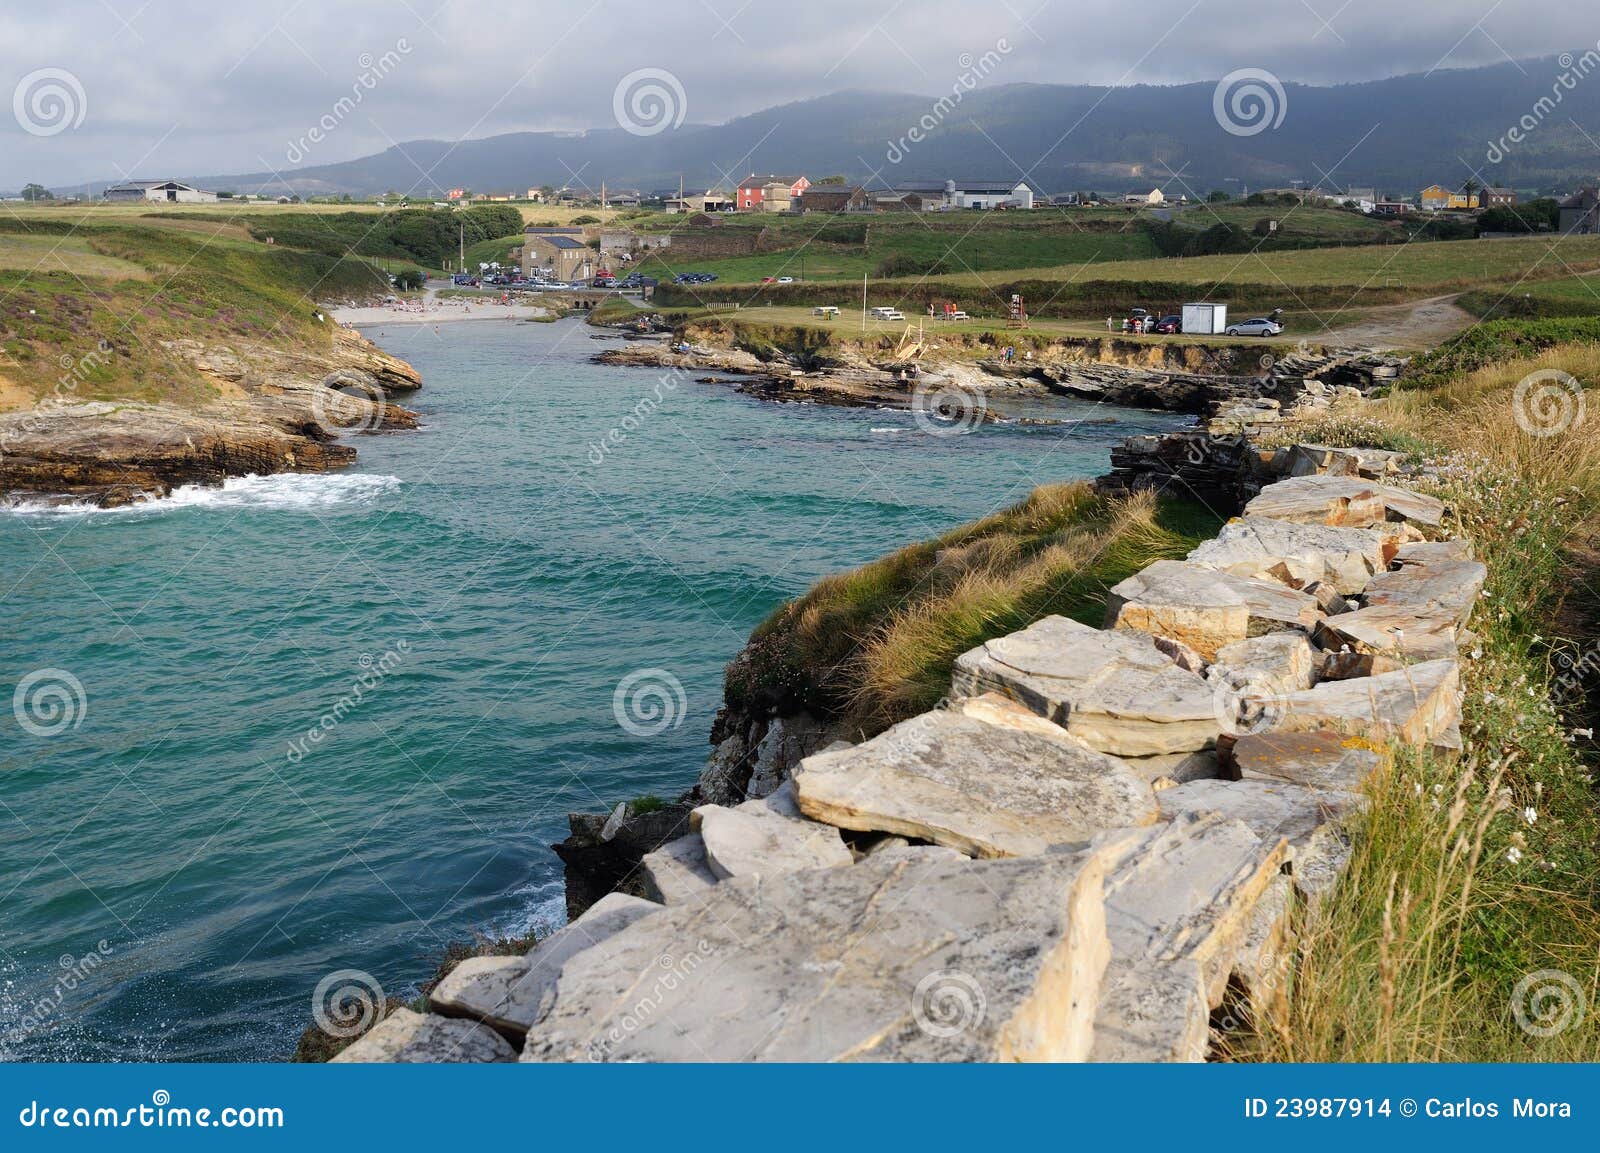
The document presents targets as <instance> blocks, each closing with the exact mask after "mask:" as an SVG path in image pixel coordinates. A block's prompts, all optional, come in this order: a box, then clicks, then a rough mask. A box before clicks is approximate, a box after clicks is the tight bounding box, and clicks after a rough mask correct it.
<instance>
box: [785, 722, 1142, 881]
mask: <svg viewBox="0 0 1600 1153" xmlns="http://www.w3.org/2000/svg"><path fill="white" fill-rule="evenodd" d="M977 708H978V709H979V710H981V711H980V715H976V716H974V715H967V714H966V713H964V712H962V711H960V710H959V709H944V710H936V711H934V712H930V713H923V714H921V715H920V716H916V717H912V718H911V719H910V720H907V721H902V722H901V723H899V724H897V725H895V726H894V727H893V728H890V729H889V730H888V731H886V732H883V733H880V734H879V735H878V736H876V737H874V738H872V739H871V740H870V741H866V742H864V743H863V744H859V745H856V746H854V747H852V748H849V749H844V750H841V751H839V752H834V753H818V754H816V755H814V756H810V757H807V758H806V759H805V760H804V761H802V762H801V763H800V769H799V771H798V772H797V773H796V774H795V779H794V786H795V798H796V800H797V801H798V802H799V805H800V811H801V812H802V813H804V814H806V815H807V816H808V817H811V818H813V819H814V820H817V821H824V822H826V823H827V824H828V825H834V826H838V827H839V828H843V829H853V830H857V831H861V832H883V833H897V834H900V835H901V836H906V837H914V838H916V839H918V840H925V841H932V842H933V843H934V844H937V845H945V846H948V847H949V848H953V849H957V850H959V851H961V852H963V853H967V854H969V855H971V856H977V857H1013V856H1028V855H1031V854H1037V853H1042V852H1044V851H1045V850H1046V849H1048V848H1049V847H1050V846H1052V845H1060V844H1068V843H1073V842H1081V841H1087V840H1088V839H1089V838H1090V837H1092V836H1093V835H1094V834H1096V833H1099V832H1101V831H1103V830H1106V829H1113V828H1121V827H1124V826H1135V825H1147V824H1150V823H1151V822H1152V821H1154V820H1155V819H1156V812H1157V810H1156V804H1155V797H1154V795H1153V794H1152V793H1151V791H1150V787H1149V786H1148V785H1147V784H1146V783H1145V782H1144V781H1143V780H1141V779H1140V778H1139V777H1138V776H1136V775H1135V774H1134V773H1133V771H1132V770H1131V769H1129V768H1128V766H1127V765H1125V764H1123V763H1122V762H1121V761H1119V760H1118V759H1116V758H1115V757H1111V756H1107V755H1106V754H1104V753H1099V752H1096V751H1095V750H1093V749H1091V748H1089V747H1088V746H1087V745H1085V744H1083V743H1082V742H1080V741H1078V740H1076V739H1074V738H1073V737H1071V736H1070V735H1068V733H1067V732H1066V731H1065V730H1063V729H1061V728H1060V727H1058V726H1055V725H1050V724H1049V723H1048V722H1046V721H1044V720H1042V719H1041V718H1039V717H1037V716H1035V715H1034V714H1032V713H1029V712H1028V711H1027V710H1025V709H1022V708H1021V707H1020V706H1017V705H1015V704H1012V703H1011V702H1008V701H1006V700H1004V699H1003V698H988V699H980V701H979V702H978V704H977ZM1002 712H1010V713H1013V714H1017V715H1018V716H1019V718H1020V719H1019V720H1018V721H1017V722H1016V723H1010V724H1008V723H1003V722H1001V721H997V720H996V719H993V715H994V714H999V713H1002ZM983 713H988V714H990V715H989V716H985V715H983ZM835 838H836V839H837V834H835Z"/></svg>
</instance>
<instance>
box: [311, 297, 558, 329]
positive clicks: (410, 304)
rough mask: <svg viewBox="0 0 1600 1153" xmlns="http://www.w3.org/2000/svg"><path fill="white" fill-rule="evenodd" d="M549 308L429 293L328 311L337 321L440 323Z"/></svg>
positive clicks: (535, 314) (515, 316) (531, 314)
mask: <svg viewBox="0 0 1600 1153" xmlns="http://www.w3.org/2000/svg"><path fill="white" fill-rule="evenodd" d="M549 314H550V310H549V309H548V308H545V307H544V306H543V305H538V304H501V303H500V302H499V301H498V300H491V299H485V300H466V299H461V298H456V297H452V298H450V299H447V300H438V299H434V298H432V297H431V296H430V297H429V298H428V299H426V300H423V301H402V302H400V303H397V304H379V305H373V306H370V307H365V308H335V309H331V310H330V311H329V315H330V316H332V317H333V319H334V320H336V321H338V322H339V323H340V324H353V325H361V324H442V323H444V322H446V321H456V320H536V319H539V318H541V317H544V316H548V315H549Z"/></svg>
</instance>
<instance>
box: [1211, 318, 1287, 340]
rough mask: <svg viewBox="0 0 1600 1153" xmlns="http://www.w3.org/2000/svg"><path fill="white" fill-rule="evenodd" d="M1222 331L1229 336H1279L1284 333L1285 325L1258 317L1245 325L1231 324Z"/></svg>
mask: <svg viewBox="0 0 1600 1153" xmlns="http://www.w3.org/2000/svg"><path fill="white" fill-rule="evenodd" d="M1222 331H1223V333H1224V334H1225V335H1227V336H1277V335H1278V334H1279V333H1280V332H1282V331H1283V325H1281V324H1279V323H1278V322H1277V321H1275V320H1268V319H1267V318H1266V317H1264V316H1258V317H1256V318H1255V319H1254V320H1247V321H1245V322H1244V323H1243V324H1230V325H1228V327H1227V328H1225V329H1223V330H1222Z"/></svg>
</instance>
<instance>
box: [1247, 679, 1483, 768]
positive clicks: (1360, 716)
mask: <svg viewBox="0 0 1600 1153" xmlns="http://www.w3.org/2000/svg"><path fill="white" fill-rule="evenodd" d="M1272 707H1273V716H1272V719H1271V723H1270V728H1271V730H1272V731H1274V732H1306V731H1308V730H1316V729H1328V730H1331V731H1333V732H1337V733H1342V734H1344V735H1346V736H1361V737H1368V738H1370V739H1372V740H1375V741H1380V742H1381V741H1387V740H1399V741H1403V742H1405V743H1406V744H1411V745H1439V746H1443V747H1446V748H1459V747H1460V742H1461V735H1460V731H1459V728H1460V723H1461V671H1460V666H1459V665H1457V663H1456V662H1455V661H1451V660H1439V661H1426V662H1424V663H1423V664H1419V665H1412V666H1411V667H1409V668H1405V669H1401V670H1399V671H1397V672H1392V673H1383V674H1381V675H1379V676H1371V677H1360V678H1358V679H1355V680H1341V681H1323V682H1322V683H1321V684H1319V685H1317V686H1316V687H1314V688H1311V689H1308V690H1306V691H1305V692H1301V693H1290V694H1288V695H1287V696H1284V697H1281V698H1278V699H1277V700H1276V701H1274V702H1273V706H1272Z"/></svg>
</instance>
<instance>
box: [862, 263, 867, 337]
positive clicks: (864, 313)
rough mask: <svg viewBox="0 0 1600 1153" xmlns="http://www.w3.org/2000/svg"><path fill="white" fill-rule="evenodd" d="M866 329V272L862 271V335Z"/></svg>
mask: <svg viewBox="0 0 1600 1153" xmlns="http://www.w3.org/2000/svg"><path fill="white" fill-rule="evenodd" d="M866 331H867V274H866V273H865V272H863V273H862V274H861V333H862V335H863V336H865V335H866Z"/></svg>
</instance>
